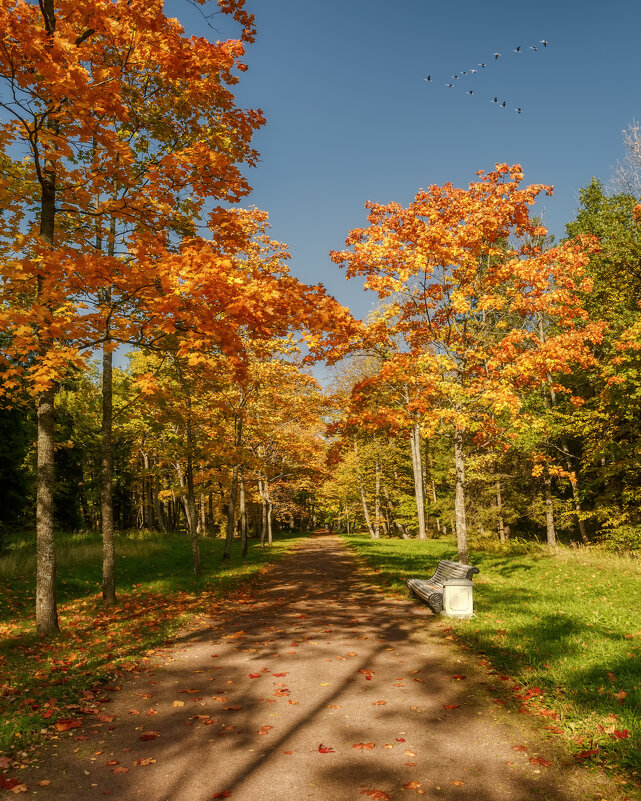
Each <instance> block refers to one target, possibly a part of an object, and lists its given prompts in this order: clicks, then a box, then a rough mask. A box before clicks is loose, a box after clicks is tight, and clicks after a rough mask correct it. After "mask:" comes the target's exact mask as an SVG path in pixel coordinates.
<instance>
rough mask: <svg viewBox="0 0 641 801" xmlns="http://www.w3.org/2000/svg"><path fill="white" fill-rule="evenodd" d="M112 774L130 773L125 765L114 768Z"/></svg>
mask: <svg viewBox="0 0 641 801" xmlns="http://www.w3.org/2000/svg"><path fill="white" fill-rule="evenodd" d="M111 772H112V773H129V768H126V767H125V766H124V765H118V767H117V768H114V769H113V770H112V771H111Z"/></svg>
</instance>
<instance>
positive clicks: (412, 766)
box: [405, 762, 416, 768]
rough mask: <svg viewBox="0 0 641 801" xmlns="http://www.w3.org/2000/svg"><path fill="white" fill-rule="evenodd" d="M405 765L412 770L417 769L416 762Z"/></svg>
mask: <svg viewBox="0 0 641 801" xmlns="http://www.w3.org/2000/svg"><path fill="white" fill-rule="evenodd" d="M405 764H406V765H407V766H408V767H410V768H415V767H416V762H406V763H405Z"/></svg>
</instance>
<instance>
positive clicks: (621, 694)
mask: <svg viewBox="0 0 641 801" xmlns="http://www.w3.org/2000/svg"><path fill="white" fill-rule="evenodd" d="M626 696H627V693H626V691H625V690H619V692H618V693H614V697H615V698H616V699H617V701H618V702H619V703H620V704H623V702H624V701H625V699H626Z"/></svg>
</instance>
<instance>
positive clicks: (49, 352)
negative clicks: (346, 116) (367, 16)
mask: <svg viewBox="0 0 641 801" xmlns="http://www.w3.org/2000/svg"><path fill="white" fill-rule="evenodd" d="M220 5H221V10H222V11H224V12H225V13H228V14H231V15H232V16H234V18H235V19H236V20H237V21H238V22H239V23H240V24H241V25H242V26H243V34H242V37H241V38H243V39H245V40H246V41H250V40H251V39H252V37H253V30H252V19H251V17H250V15H248V14H246V13H245V12H244V10H243V2H242V0H237V2H234V1H232V2H227V0H225V2H221V4H220ZM0 25H1V26H2V29H3V32H4V36H3V48H2V51H1V52H0V80H1V81H2V94H1V96H0V103H1V104H2V108H3V110H4V114H5V117H4V120H3V122H2V127H1V133H0V144H1V146H2V157H1V158H2V166H3V180H2V185H1V186H0V201H1V203H2V207H3V210H6V211H5V214H4V215H3V218H2V232H1V233H2V242H3V253H2V256H3V265H4V266H3V284H2V307H1V309H0V312H1V314H2V323H3V327H5V328H6V329H7V330H9V331H10V336H11V339H10V342H9V343H8V345H7V347H6V348H4V354H5V369H4V370H3V372H2V378H3V389H4V391H11V390H13V389H14V387H15V384H16V381H17V376H19V375H20V374H21V373H22V374H26V376H27V379H28V381H29V384H30V388H31V391H32V393H33V395H34V397H36V398H37V407H38V415H37V417H38V490H37V539H38V589H37V593H36V610H37V615H36V617H37V629H38V631H39V632H40V633H41V634H47V633H51V632H54V631H56V630H57V627H58V623H57V613H56V603H55V546H54V539H53V519H54V518H53V485H54V467H53V452H54V401H55V392H56V382H57V381H58V380H59V379H60V377H61V376H62V375H64V373H65V371H66V370H67V369H68V367H69V365H80V363H81V359H80V352H81V351H82V350H83V349H84V350H85V352H86V353H88V352H89V351H90V350H91V349H92V348H93V347H95V346H96V345H97V344H98V343H99V341H100V340H104V339H105V338H106V339H107V340H117V339H118V334H117V333H116V331H115V327H116V326H115V316H113V310H112V309H111V307H110V304H109V303H108V302H107V301H108V299H109V297H110V293H111V291H112V290H111V287H112V286H113V284H114V280H113V279H114V275H118V276H119V278H120V280H121V281H123V282H125V283H126V282H128V281H129V280H130V279H133V278H135V277H139V276H136V274H135V271H132V270H129V269H126V268H127V267H129V266H130V265H131V262H132V260H133V259H135V258H136V256H137V254H138V253H140V252H142V251H147V252H148V251H150V250H155V251H156V253H158V248H163V247H165V246H166V231H167V228H168V226H170V225H171V224H172V221H173V220H175V218H176V213H178V216H179V217H180V218H181V219H183V220H184V219H187V220H193V219H194V218H195V216H197V213H198V210H199V208H200V207H201V206H202V203H203V201H204V199H205V198H207V197H212V196H213V197H219V198H224V199H225V200H237V199H238V198H239V197H240V196H242V194H244V193H245V192H246V191H247V190H248V187H247V184H246V182H245V181H244V179H243V178H242V177H241V174H240V172H239V169H238V166H237V164H238V163H242V162H249V163H251V162H252V161H253V160H254V158H255V154H254V153H253V151H252V150H251V149H250V148H249V146H248V142H249V140H250V138H251V134H252V132H253V130H254V129H255V128H256V127H257V126H259V125H260V124H261V123H262V116H261V115H260V113H255V112H242V111H240V110H239V109H236V108H235V106H234V103H233V95H232V94H231V92H230V91H229V89H228V87H229V85H233V84H234V83H235V82H236V81H237V77H236V75H235V74H234V71H235V68H236V67H238V68H240V69H244V65H242V63H241V62H240V61H239V59H240V57H241V56H242V53H243V44H242V42H241V41H230V42H223V43H217V44H210V43H208V42H206V41H205V40H203V39H197V38H192V39H187V38H186V37H184V36H183V33H182V29H181V28H180V26H179V24H178V23H177V22H176V21H175V20H170V19H168V18H167V17H166V16H164V14H163V13H162V3H161V2H159V0H154V2H151V3H149V2H144V3H143V2H125V1H124V0H123V1H122V2H116V3H113V2H107V0H103V1H102V2H91V3H88V2H80V3H79V2H75V0H74V2H70V1H69V0H43V1H42V2H41V3H39V4H33V3H30V2H26V0H19V1H18V2H4V3H2V4H0ZM205 87H206V90H205ZM158 143H161V144H160V145H158ZM142 163H144V170H142V172H141V170H140V166H141V164H142ZM224 217H225V214H224V212H222V211H221V210H219V211H218V218H224ZM168 221H169V222H168ZM114 222H115V223H116V224H117V225H120V226H122V228H123V229H126V230H127V232H128V233H127V237H126V239H124V240H122V241H123V251H122V253H123V255H124V254H126V255H127V257H128V258H126V259H124V260H123V259H120V258H118V254H117V253H116V252H115V250H114V248H113V246H109V245H108V246H107V252H106V253H103V252H102V250H103V249H102V245H101V243H102V242H108V241H109V237H110V236H111V237H113V233H112V232H113V224H114ZM222 222H223V224H224V219H222ZM181 225H182V224H181ZM178 227H180V225H179V226H178ZM183 228H184V226H183ZM190 230H191V229H190V228H187V232H189V231H190ZM112 245H113V243H112ZM123 263H124V266H125V269H123ZM145 278H146V280H145V283H144V284H143V286H148V285H149V280H150V275H149V274H147V275H146V277H145ZM152 280H153V279H152ZM153 283H154V285H155V286H156V288H158V279H156V280H153ZM161 285H162V283H160V286H161ZM138 291H139V290H138V288H137V287H135V288H132V287H131V285H129V287H128V289H127V293H128V294H129V298H130V299H131V298H132V297H136V296H137V294H138ZM86 297H91V298H93V299H96V298H97V299H99V303H98V307H97V308H96V307H94V308H93V309H91V308H89V309H87V308H86V307H85V305H84V302H83V301H84V299H85V298H86ZM106 317H109V324H108V325H107V327H105V322H106V320H105V318H106ZM101 318H102V319H101ZM128 338H129V337H128ZM24 354H29V359H28V360H26V361H25V359H24ZM105 522H106V525H108V522H107V521H105ZM106 593H107V594H111V589H110V588H106Z"/></svg>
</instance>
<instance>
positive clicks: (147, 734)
mask: <svg viewBox="0 0 641 801" xmlns="http://www.w3.org/2000/svg"><path fill="white" fill-rule="evenodd" d="M156 737H160V732H159V731H146V732H145V733H144V734H141V735H140V737H139V738H138V739H140V740H155V739H156Z"/></svg>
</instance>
